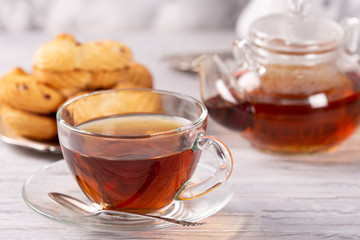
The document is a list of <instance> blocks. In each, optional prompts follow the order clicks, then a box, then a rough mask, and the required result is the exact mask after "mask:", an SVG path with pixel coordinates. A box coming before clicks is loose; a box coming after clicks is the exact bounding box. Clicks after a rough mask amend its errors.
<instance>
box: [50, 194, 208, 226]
mask: <svg viewBox="0 0 360 240" xmlns="http://www.w3.org/2000/svg"><path fill="white" fill-rule="evenodd" d="M48 195H49V197H50V198H51V200H53V201H54V202H56V203H57V204H59V205H61V206H63V207H66V208H67V209H69V210H72V211H73V212H76V213H78V214H82V215H84V216H96V215H99V214H101V213H105V214H110V215H114V216H116V215H117V216H119V215H121V214H127V215H136V216H142V217H146V218H155V219H160V220H163V221H167V222H170V223H174V224H178V225H181V226H198V225H203V224H206V222H188V221H184V220H176V219H172V218H166V217H161V216H155V215H147V214H138V213H131V212H120V211H111V210H99V209H97V208H96V207H95V206H92V205H90V204H87V203H85V202H83V201H81V200H79V199H76V198H73V197H71V196H68V195H66V194H62V193H57V192H50V193H48Z"/></svg>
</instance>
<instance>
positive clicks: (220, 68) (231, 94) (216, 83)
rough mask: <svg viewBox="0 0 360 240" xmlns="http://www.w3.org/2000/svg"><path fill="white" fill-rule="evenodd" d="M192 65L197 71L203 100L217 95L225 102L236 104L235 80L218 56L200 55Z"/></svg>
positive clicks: (236, 89) (236, 90) (236, 87)
mask: <svg viewBox="0 0 360 240" xmlns="http://www.w3.org/2000/svg"><path fill="white" fill-rule="evenodd" d="M193 64H194V66H195V67H196V68H197V69H198V73H199V77H200V88H201V97H202V99H203V100H206V99H209V98H211V97H213V96H216V95H219V96H221V97H222V98H223V99H224V100H226V101H227V102H230V103H233V104H236V103H237V102H238V98H239V96H238V95H239V91H238V86H237V81H236V78H235V76H234V75H233V73H232V71H231V69H230V67H228V66H227V65H226V64H225V62H224V61H223V60H222V59H221V58H220V57H219V56H218V55H202V56H200V57H198V58H197V59H196V60H195V61H194V63H193ZM235 93H237V94H236V96H235Z"/></svg>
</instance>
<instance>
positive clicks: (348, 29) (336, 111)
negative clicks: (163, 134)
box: [196, 0, 360, 154]
mask: <svg viewBox="0 0 360 240" xmlns="http://www.w3.org/2000/svg"><path fill="white" fill-rule="evenodd" d="M288 8H289V10H290V11H289V12H288V13H285V14H280V15H269V16H266V17H264V18H260V19H258V20H256V21H255V22H253V23H252V25H251V26H250V30H249V37H248V39H245V40H235V41H234V43H233V55H234V59H233V60H231V61H227V62H225V61H223V60H221V59H220V58H219V57H218V56H216V55H207V56H205V55H204V56H201V57H200V58H199V59H197V60H196V66H197V67H198V70H199V76H200V80H201V96H202V99H203V101H204V103H205V105H206V106H207V108H208V110H209V113H210V116H211V117H212V118H213V119H214V120H215V121H217V122H219V123H220V124H222V125H224V126H226V127H228V128H230V129H232V130H234V131H236V132H240V133H241V135H242V136H243V137H245V138H246V139H247V140H248V141H250V142H251V144H252V145H253V146H255V147H256V148H258V149H260V150H263V151H267V152H275V153H283V154H302V153H304V154H307V153H315V152H322V151H328V150H331V149H333V148H334V147H336V146H337V145H339V144H340V143H341V142H343V141H344V140H345V139H347V138H348V137H349V136H351V135H352V134H353V133H354V132H355V130H356V129H357V127H358V125H359V121H360V75H359V64H358V62H357V57H356V56H357V55H356V54H355V52H356V50H357V42H358V39H357V38H358V30H359V22H358V20H357V19H356V18H346V19H345V20H343V21H342V24H338V23H336V22H334V21H331V20H329V19H326V18H320V17H317V16H312V15H309V14H307V13H306V12H305V10H304V9H305V7H304V1H302V0H292V1H288Z"/></svg>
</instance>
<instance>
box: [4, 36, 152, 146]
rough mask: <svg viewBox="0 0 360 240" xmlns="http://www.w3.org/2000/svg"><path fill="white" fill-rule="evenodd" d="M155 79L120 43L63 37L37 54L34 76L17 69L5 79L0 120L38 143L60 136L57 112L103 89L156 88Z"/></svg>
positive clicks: (50, 43) (42, 48) (44, 46)
mask: <svg viewBox="0 0 360 240" xmlns="http://www.w3.org/2000/svg"><path fill="white" fill-rule="evenodd" d="M152 82H153V81H152V76H151V74H150V72H149V70H148V69H147V68H146V67H145V66H143V65H142V64H141V63H138V62H135V61H134V60H133V56H132V52H131V50H130V49H129V47H127V46H126V45H125V44H123V43H121V42H117V41H110V40H105V41H97V42H86V43H82V44H80V43H78V42H77V41H76V40H75V38H74V37H73V36H72V35H69V34H61V35H59V36H57V37H56V38H55V40H53V41H51V42H48V43H45V44H43V45H41V46H40V47H39V48H38V49H37V50H36V51H35V54H34V66H33V73H31V74H30V73H26V72H24V71H23V70H22V69H21V68H15V69H13V70H12V71H10V72H8V73H6V74H5V75H4V76H3V77H2V79H1V80H0V101H1V109H0V117H1V119H2V121H3V123H5V124H6V125H7V126H8V127H9V128H10V129H11V130H12V131H14V132H15V133H17V134H18V135H21V136H23V137H27V138H30V139H35V140H50V139H53V138H55V137H56V136H57V128H56V119H55V112H56V111H57V109H58V108H59V107H60V106H61V105H62V104H63V103H64V102H65V101H66V100H68V99H70V98H72V97H74V96H78V95H81V94H84V93H88V92H91V91H95V90H101V89H113V88H116V89H119V88H135V87H138V88H152V86H153V84H152Z"/></svg>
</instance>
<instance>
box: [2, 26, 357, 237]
mask: <svg viewBox="0 0 360 240" xmlns="http://www.w3.org/2000/svg"><path fill="white" fill-rule="evenodd" d="M53 37H54V36H49V35H43V34H36V33H31V34H30V33H28V34H25V33H23V34H5V33H1V35H0V73H1V74H3V73H5V72H6V71H8V70H10V69H11V68H12V67H15V66H21V67H23V68H25V69H28V70H30V69H31V65H32V54H33V52H34V50H35V49H36V48H37V47H38V46H39V45H40V44H41V43H43V42H45V41H49V40H51V39H52V38H53ZM76 38H77V39H79V40H80V41H87V40H99V39H104V38H112V39H117V40H121V41H123V42H125V43H127V44H128V45H129V46H130V47H131V48H132V49H133V52H134V55H135V59H137V60H138V61H140V62H143V63H145V64H146V65H147V66H148V67H149V68H150V69H151V71H152V72H153V75H154V78H155V87H156V88H158V89H166V90H172V91H177V92H183V93H187V94H189V95H192V96H194V97H196V98H199V96H200V90H199V81H198V77H197V76H196V75H194V74H189V73H184V72H179V71H175V70H173V69H172V68H170V67H169V66H168V65H167V64H166V63H164V62H163V61H162V60H161V59H162V57H163V56H165V55H166V54H173V53H193V52H195V53H197V52H204V51H209V50H212V51H222V50H228V49H230V43H231V41H232V40H233V38H234V34H233V33H232V32H210V33H209V32H204V33H188V34H160V33H144V32H138V33H136V32H135V33H124V34H121V33H117V34H113V35H109V36H82V35H80V34H79V35H76ZM208 133H209V134H211V135H215V136H217V137H219V138H220V139H222V140H223V141H224V142H225V143H227V144H228V146H229V147H230V149H231V150H232V153H233V156H234V171H233V174H232V176H231V181H232V182H233V185H234V196H233V198H232V200H231V201H230V203H229V204H228V205H227V206H225V207H224V208H223V209H222V210H221V211H220V212H218V213H216V214H215V215H213V216H211V217H209V218H207V219H206V221H207V224H206V225H203V226H198V227H175V228H171V229H167V230H162V231H154V232H145V233H124V232H118V233H104V232H96V231H90V230H85V229H82V228H78V227H74V226H69V225H63V224H61V223H58V222H55V221H52V220H50V219H48V218H46V217H44V216H42V215H40V214H38V213H36V212H35V211H33V210H32V209H30V208H29V207H28V206H27V205H26V204H25V202H24V201H23V199H22V196H21V189H22V186H23V184H24V182H25V180H26V179H27V178H28V177H29V176H30V175H32V174H33V173H34V172H35V171H37V170H38V169H40V168H41V167H43V166H45V165H47V164H49V163H52V162H54V161H56V160H59V159H61V158H62V157H61V156H60V155H52V154H44V153H37V152H34V151H30V150H26V149H22V148H18V147H14V146H10V145H8V144H5V143H3V142H0V239H84V240H86V239H217V240H219V239H242V240H245V239H266V240H270V239H276V240H280V239H299V240H304V239H306V240H312V239H360V180H359V176H360V164H359V163H360V161H358V159H360V154H359V153H358V151H357V147H359V148H360V141H358V143H357V144H355V143H354V142H351V143H349V145H351V148H352V150H349V151H345V153H344V154H337V155H334V156H333V157H332V158H330V159H329V161H327V162H322V161H320V160H318V159H317V157H316V156H315V157H313V159H312V160H307V161H289V160H287V158H281V157H278V156H270V155H266V154H263V153H260V152H257V151H255V150H253V149H252V148H251V147H250V146H249V144H248V143H246V142H245V141H244V140H242V139H241V137H240V136H239V135H238V134H237V133H234V132H231V131H229V130H227V129H225V128H223V127H221V126H219V125H217V124H216V123H214V122H213V121H212V120H210V122H209V125H208ZM355 139H357V138H355Z"/></svg>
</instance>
